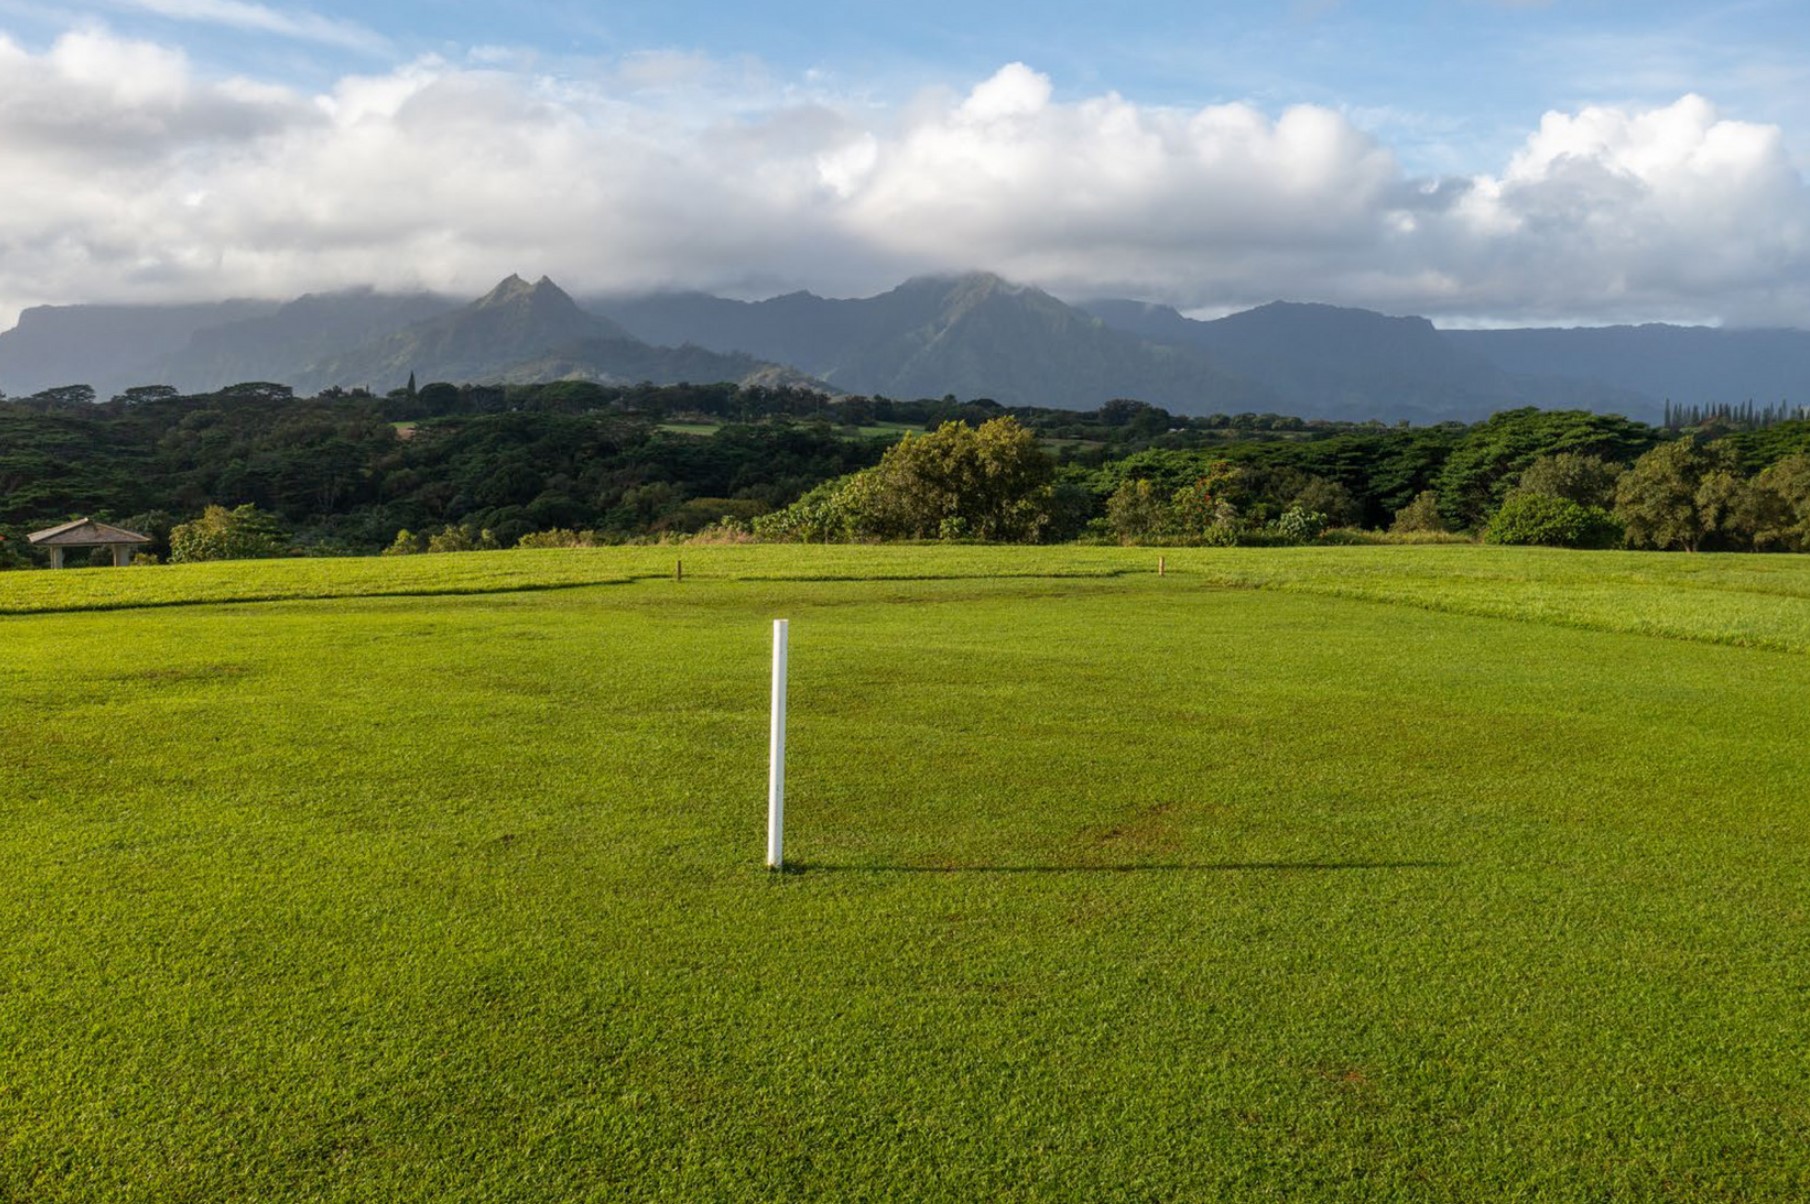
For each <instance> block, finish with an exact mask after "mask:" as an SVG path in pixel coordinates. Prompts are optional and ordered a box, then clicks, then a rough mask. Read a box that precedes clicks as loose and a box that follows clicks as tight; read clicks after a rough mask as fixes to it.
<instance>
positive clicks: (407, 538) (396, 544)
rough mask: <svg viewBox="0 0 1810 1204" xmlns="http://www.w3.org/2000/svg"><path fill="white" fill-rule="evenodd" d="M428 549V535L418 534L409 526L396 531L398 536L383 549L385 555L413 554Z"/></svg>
mask: <svg viewBox="0 0 1810 1204" xmlns="http://www.w3.org/2000/svg"><path fill="white" fill-rule="evenodd" d="M425 551H427V536H425V535H416V534H415V533H414V532H413V531H410V530H409V529H408V528H407V527H404V528H403V529H402V530H400V531H398V532H396V538H395V539H394V540H393V541H392V542H391V543H390V546H389V547H387V548H385V549H384V550H383V554H384V555H385V556H413V555H414V554H415V553H417V552H425Z"/></svg>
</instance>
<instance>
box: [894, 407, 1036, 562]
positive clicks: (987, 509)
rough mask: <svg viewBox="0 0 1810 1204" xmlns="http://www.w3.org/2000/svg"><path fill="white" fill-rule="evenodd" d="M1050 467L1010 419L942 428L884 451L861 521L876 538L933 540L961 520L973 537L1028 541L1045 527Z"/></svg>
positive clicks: (1030, 435) (1032, 441)
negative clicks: (868, 509)
mask: <svg viewBox="0 0 1810 1204" xmlns="http://www.w3.org/2000/svg"><path fill="white" fill-rule="evenodd" d="M1053 469H1054V465H1053V464H1052V463H1051V461H1050V458H1049V457H1048V456H1047V455H1045V454H1044V452H1043V449H1042V448H1041V447H1039V446H1038V443H1037V436H1036V435H1035V434H1034V433H1033V432H1032V431H1030V430H1028V429H1027V428H1025V427H1023V426H1021V425H1019V423H1018V420H1017V419H1015V418H995V419H992V420H991V421H988V422H985V423H982V424H981V425H980V426H979V427H971V426H968V425H967V424H966V423H961V422H945V423H943V424H942V425H941V426H939V427H938V428H937V429H936V430H935V431H933V432H930V433H929V434H924V435H907V436H906V437H905V438H903V439H901V440H900V441H899V442H898V443H895V444H893V446H892V447H890V448H888V449H887V451H886V454H885V455H884V456H883V457H881V460H880V463H879V466H878V467H876V468H875V469H874V472H873V477H872V489H873V499H872V509H871V512H870V514H869V515H868V519H867V521H868V522H869V523H870V524H871V532H872V534H875V535H878V536H880V537H882V538H904V539H930V538H937V537H940V536H941V535H942V534H944V533H945V532H946V531H947V530H949V529H950V528H949V527H947V526H946V525H945V524H946V523H947V522H948V520H951V519H959V520H960V522H961V529H962V530H964V531H965V532H966V533H969V534H971V535H973V536H974V537H975V538H977V539H986V540H1001V541H1020V542H1022V541H1032V540H1036V539H1037V538H1038V537H1039V536H1041V535H1042V533H1043V531H1044V529H1045V527H1047V526H1048V524H1049V521H1050V501H1051V488H1050V478H1051V476H1052V473H1053Z"/></svg>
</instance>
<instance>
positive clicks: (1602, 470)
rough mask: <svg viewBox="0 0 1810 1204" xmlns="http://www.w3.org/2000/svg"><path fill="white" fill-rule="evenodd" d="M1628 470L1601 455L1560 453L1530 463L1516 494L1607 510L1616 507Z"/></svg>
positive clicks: (1517, 483)
mask: <svg viewBox="0 0 1810 1204" xmlns="http://www.w3.org/2000/svg"><path fill="white" fill-rule="evenodd" d="M1624 471H1625V469H1623V468H1622V466H1621V465H1619V464H1611V463H1609V462H1608V461H1606V460H1604V459H1603V458H1602V457H1601V456H1586V455H1579V454H1578V453H1577V452H1558V453H1556V454H1554V455H1547V456H1541V457H1540V458H1539V459H1537V460H1535V461H1534V462H1533V463H1531V464H1529V465H1528V466H1527V468H1526V469H1525V470H1524V471H1523V472H1522V473H1521V476H1520V478H1519V479H1518V480H1517V481H1516V482H1515V487H1514V490H1513V492H1514V493H1531V494H1538V495H1540V496H1542V497H1551V498H1563V499H1565V500H1566V501H1569V502H1575V503H1577V504H1578V505H1579V506H1582V507H1586V508H1588V507H1592V506H1594V507H1596V508H1598V509H1602V510H1606V509H1608V508H1609V507H1610V506H1613V505H1614V504H1615V482H1616V481H1618V480H1620V479H1621V474H1622V473H1623V472H1624Z"/></svg>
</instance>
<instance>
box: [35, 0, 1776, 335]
mask: <svg viewBox="0 0 1810 1204" xmlns="http://www.w3.org/2000/svg"><path fill="white" fill-rule="evenodd" d="M0 174H3V177H4V178H5V180H6V181H7V188H6V194H5V199H4V203H0V320H7V319H10V318H11V316H12V315H13V313H14V312H15V311H16V310H17V309H18V308H19V307H20V306H22V305H27V304H36V303H44V302H76V301H169V300H178V299H203V298H205V299H212V298H220V297H226V296H272V297H279V296H281V297H287V296H293V295H295V294H297V293H300V292H304V291H309V290H325V289H332V288H338V287H344V286H348V285H353V284H376V285H378V286H380V287H385V288H397V289H400V288H417V287H426V288H430V289H438V290H445V291H448V292H452V293H470V292H474V291H477V290H478V289H481V288H482V287H485V286H486V285H487V284H488V283H489V282H491V281H494V280H495V279H496V278H497V277H498V276H499V275H500V274H504V273H507V272H508V271H512V270H519V271H522V272H525V273H528V274H530V275H538V274H540V273H541V272H543V271H545V272H551V273H554V274H556V275H557V276H558V277H559V279H560V280H561V281H562V282H565V283H567V284H568V285H570V286H573V287H576V288H580V289H584V290H588V291H592V290H607V289H621V290H630V289H644V288H655V287H675V286H676V287H696V288H703V289H711V290H719V291H727V292H736V293H741V294H743V295H767V294H770V293H773V292H778V291H784V290H787V289H792V288H800V287H802V288H811V289H814V290H816V291H819V292H825V293H830V294H842V295H846V294H850V293H862V292H869V291H875V290H877V289H880V288H884V287H887V286H889V285H890V284H892V283H894V282H896V281H897V280H898V279H899V278H901V277H903V276H906V275H910V274H913V273H921V272H939V271H959V270H965V269H969V268H984V269H988V270H992V271H997V272H1000V273H1002V274H1004V275H1006V276H1008V277H1012V278H1016V279H1022V280H1027V281H1032V282H1036V283H1039V284H1042V285H1044V286H1046V287H1049V288H1051V289H1052V290H1054V291H1057V292H1058V293H1062V294H1064V295H1068V296H1071V297H1084V296H1094V295H1107V294H1114V295H1127V294H1128V295H1136V296H1141V297H1147V298H1150V299H1152V300H1160V301H1164V302H1167V303H1171V304H1175V305H1178V306H1180V307H1183V308H1190V309H1198V308H1217V309H1230V308H1235V307H1242V306H1246V305H1252V304H1257V303H1261V302H1263V301H1267V300H1270V299H1273V298H1277V297H1285V298H1297V299H1306V300H1318V301H1330V302H1335V303H1342V304H1351V305H1362V306H1370V307H1375V308H1380V309H1386V310H1391V311H1394V312H1403V313H1409V312H1411V313H1421V314H1426V315H1428V316H1431V317H1433V318H1435V319H1437V320H1444V321H1448V322H1459V323H1463V322H1500V323H1515V324H1542V323H1565V322H1573V321H1625V320H1672V321H1724V322H1729V323H1735V324H1775V325H1796V326H1810V216H1807V215H1810V204H1807V202H1810V190H1807V189H1806V185H1805V181H1804V179H1803V177H1802V175H1801V174H1800V173H1799V172H1798V171H1797V170H1796V168H1795V167H1794V166H1793V164H1792V160H1791V155H1790V153H1789V151H1788V149H1787V146H1786V140H1785V134H1784V132H1783V131H1781V130H1780V129H1778V128H1777V127H1774V126H1770V125H1760V124H1753V123H1744V122H1738V121H1732V120H1726V119H1723V118H1721V117H1720V116H1719V115H1718V113H1717V111H1716V108H1715V106H1714V104H1713V103H1712V102H1711V101H1709V100H1706V99H1704V98H1702V97H1699V96H1695V95H1687V96H1684V97H1682V98H1680V99H1679V100H1677V101H1676V102H1675V103H1672V104H1670V105H1667V106H1664V107H1660V108H1655V109H1650V110H1644V111H1624V110H1621V109H1616V108H1606V107H1604V108H1585V109H1582V110H1581V111H1577V112H1570V113H1560V112H1553V113H1548V114H1546V115H1545V117H1544V118H1543V119H1542V120H1541V121H1540V124H1539V127H1538V128H1537V129H1535V130H1532V131H1531V132H1530V133H1529V134H1528V136H1527V138H1526V141H1525V142H1524V144H1523V145H1522V146H1521V148H1520V149H1519V151H1518V152H1517V153H1516V154H1515V155H1514V156H1513V157H1512V158H1511V159H1510V160H1509V161H1508V162H1506V163H1503V164H1499V165H1494V166H1491V167H1488V168H1487V169H1486V170H1483V171H1480V172H1479V174H1476V175H1473V176H1468V177H1446V178H1423V177H1417V176H1415V175H1412V174H1410V173H1409V172H1407V171H1405V170H1404V168H1403V167H1402V166H1401V163H1400V162H1399V160H1398V157H1397V156H1396V155H1395V154H1394V153H1393V152H1392V151H1391V149H1390V147H1388V146H1387V145H1384V144H1383V143H1382V142H1380V141H1379V140H1378V139H1377V138H1376V137H1374V136H1373V135H1371V134H1370V133H1368V132H1366V131H1365V130H1364V129H1362V128H1360V127H1359V126H1358V125H1357V124H1355V123H1354V122H1353V121H1352V120H1351V119H1350V118H1349V117H1347V116H1346V115H1344V114H1343V113H1341V112H1339V111H1337V110H1334V109H1331V108H1326V107H1319V106H1313V105H1299V106H1295V107H1292V108H1287V109H1284V110H1282V111H1279V112H1274V113H1271V112H1266V111H1264V110H1262V109H1259V108H1257V107H1254V106H1252V105H1248V104H1225V105H1215V106H1211V107H1207V108H1201V109H1194V110H1184V109H1177V108H1163V107H1155V106H1149V105H1140V104H1137V103H1134V102H1133V101H1130V100H1127V99H1125V98H1124V97H1122V96H1119V95H1117V94H1113V93H1106V94H1100V95H1093V96H1086V97H1083V98H1080V99H1075V100H1070V99H1064V98H1059V97H1058V96H1057V95H1056V92H1055V89H1054V88H1053V86H1052V83H1051V81H1050V80H1049V78H1047V77H1046V76H1043V75H1041V74H1039V73H1037V72H1036V71H1034V70H1032V69H1031V68H1029V67H1027V66H1025V65H1023V64H1018V63H1013V64H1009V65H1006V66H1004V67H1002V68H1000V69H999V71H998V72H997V73H996V74H994V75H993V76H992V77H991V78H988V79H985V80H982V81H980V82H978V83H977V84H975V85H974V86H973V87H972V88H971V89H969V90H968V91H967V92H965V93H961V92H940V91H926V92H924V93H922V94H920V95H918V96H916V97H914V98H912V99H910V100H909V101H907V102H904V103H901V104H897V105H886V104H879V103H876V102H874V101H873V100H872V99H871V98H870V97H866V96H863V95H859V94H843V93H838V92H835V91H833V90H830V89H828V88H826V87H825V86H823V85H821V84H819V83H816V82H813V81H812V80H809V79H804V80H793V81H787V80H776V79H774V78H772V77H771V76H770V75H768V74H767V73H765V72H763V71H762V70H761V69H760V68H759V67H758V65H755V64H748V63H722V62H716V61H711V60H697V59H690V58H685V57H683V56H680V57H678V58H665V57H655V58H647V59H637V60H630V61H628V62H624V63H619V64H615V65H611V66H608V67H604V68H599V69H597V70H595V71H590V72H578V71H573V70H558V71H555V70H549V69H545V68H540V67H537V66H536V65H535V63H534V61H533V60H531V59H521V58H518V57H513V56H509V55H502V54H487V55H484V56H478V57H476V58H474V59H472V60H471V61H468V62H463V63H454V62H450V61H444V60H439V59H424V60H421V61H417V62H415V63H412V64H410V65H407V66H405V67H402V68H399V69H396V70H393V71H389V72H386V73H382V74H372V75H357V76H345V77H343V78H341V79H339V80H338V81H337V82H336V83H335V84H334V85H333V86H332V87H331V88H330V89H329V90H326V91H324V92H322V93H319V94H304V93H302V92H299V91H297V90H295V89H293V88H290V87H287V86H283V85H280V84H277V83H272V82H269V81H262V80H254V79H246V78H231V79H214V78H208V77H207V76H206V75H205V74H204V73H202V72H200V71H198V70H197V69H196V68H195V67H194V66H193V65H192V64H191V63H190V62H189V61H188V60H187V59H186V58H185V56H184V55H183V54H182V53H181V52H180V51H178V50H174V49H171V48H169V47H166V46H160V45H156V44H151V43H146V42H141V41H132V40H128V39H123V38H120V37H117V36H115V35H113V34H111V33H109V32H108V31H106V30H105V29H104V28H101V27H92V28H88V29H85V30H81V31H77V32H72V33H68V34H65V35H63V36H62V37H61V38H59V39H58V40H57V41H56V42H55V43H54V44H52V45H50V46H48V47H46V48H44V49H42V50H31V49H27V48H25V47H23V46H21V45H20V44H18V43H17V42H14V41H12V40H9V39H7V38H6V37H4V36H3V35H0Z"/></svg>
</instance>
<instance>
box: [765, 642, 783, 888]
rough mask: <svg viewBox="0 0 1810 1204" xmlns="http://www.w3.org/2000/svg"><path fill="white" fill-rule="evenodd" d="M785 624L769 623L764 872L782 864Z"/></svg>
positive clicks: (777, 867)
mask: <svg viewBox="0 0 1810 1204" xmlns="http://www.w3.org/2000/svg"><path fill="white" fill-rule="evenodd" d="M785 837H786V620H784V619H774V620H773V727H772V733H771V739H770V741H769V745H768V750H767V868H768V869H770V870H776V869H779V868H781V867H782V866H783V865H784V864H785V850H784V846H785Z"/></svg>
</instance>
